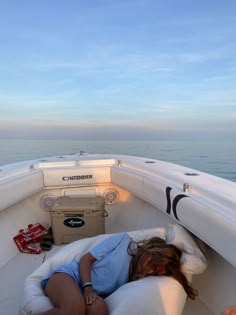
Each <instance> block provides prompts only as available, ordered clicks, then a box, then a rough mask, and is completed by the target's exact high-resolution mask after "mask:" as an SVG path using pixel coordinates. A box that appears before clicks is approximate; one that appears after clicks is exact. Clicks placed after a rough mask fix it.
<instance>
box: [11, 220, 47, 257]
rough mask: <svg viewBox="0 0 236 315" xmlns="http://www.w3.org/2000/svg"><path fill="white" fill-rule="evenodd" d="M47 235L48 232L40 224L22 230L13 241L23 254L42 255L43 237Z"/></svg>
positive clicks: (30, 225)
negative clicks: (41, 243) (41, 244)
mask: <svg viewBox="0 0 236 315" xmlns="http://www.w3.org/2000/svg"><path fill="white" fill-rule="evenodd" d="M47 233H48V231H47V230H46V229H45V227H44V226H42V225H41V224H40V223H36V224H29V225H28V229H26V230H23V229H22V230H20V231H19V234H17V235H16V236H15V237H14V238H13V240H14V242H15V243H16V246H17V247H18V248H19V250H20V251H21V252H22V253H28V254H40V253H42V249H41V247H40V242H41V240H42V236H43V235H45V234H47Z"/></svg>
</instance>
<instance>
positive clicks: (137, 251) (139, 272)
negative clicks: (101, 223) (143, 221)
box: [128, 237, 198, 300]
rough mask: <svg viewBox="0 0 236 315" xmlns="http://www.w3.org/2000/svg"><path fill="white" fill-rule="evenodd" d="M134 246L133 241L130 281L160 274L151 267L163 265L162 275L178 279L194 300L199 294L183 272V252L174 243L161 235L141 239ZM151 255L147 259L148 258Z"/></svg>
mask: <svg viewBox="0 0 236 315" xmlns="http://www.w3.org/2000/svg"><path fill="white" fill-rule="evenodd" d="M136 245H137V246H135V248H134V246H133V243H132V242H131V243H130V245H129V247H128V253H129V254H130V255H131V256H132V259H131V263H130V267H129V281H134V280H137V279H141V278H144V277H147V276H150V275H153V276H155V275H156V276H157V275H160V274H158V273H157V272H153V273H152V274H150V273H149V272H148V271H149V270H150V269H152V270H156V267H157V266H161V267H162V268H163V270H164V273H163V274H162V275H165V276H170V277H172V278H174V279H175V280H177V281H178V282H179V283H180V284H181V285H182V286H183V288H184V290H185V292H186V293H187V295H188V297H189V298H191V299H192V300H194V299H195V297H196V296H197V295H198V293H197V291H196V290H195V289H193V288H192V287H191V286H190V285H189V283H188V280H187V278H186V277H185V275H184V274H183V273H182V272H181V266H180V258H181V255H182V252H181V250H180V249H178V248H177V247H176V246H174V245H172V244H166V242H165V241H164V240H163V239H161V238H159V237H152V238H150V239H148V240H144V241H140V242H137V243H136ZM148 257H151V259H149V260H148V261H147V258H148ZM146 261H147V263H146V264H145V262H146Z"/></svg>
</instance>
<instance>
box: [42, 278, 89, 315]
mask: <svg viewBox="0 0 236 315" xmlns="http://www.w3.org/2000/svg"><path fill="white" fill-rule="evenodd" d="M45 293H46V295H47V296H48V297H49V299H50V301H51V302H52V304H53V305H54V307H53V308H52V309H51V310H49V311H47V312H44V313H42V314H40V315H85V314H86V306H85V300H84V296H83V295H82V293H81V291H80V288H79V286H78V285H77V283H76V282H75V280H74V279H73V278H72V277H71V276H69V275H68V274H66V273H63V272H58V273H55V274H53V275H52V276H51V278H50V279H49V281H48V283H47V286H46V289H45Z"/></svg>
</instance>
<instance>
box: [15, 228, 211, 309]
mask: <svg viewBox="0 0 236 315" xmlns="http://www.w3.org/2000/svg"><path fill="white" fill-rule="evenodd" d="M128 233H129V234H130V236H131V237H132V238H133V239H134V240H135V241H138V240H142V239H145V238H146V239H147V238H150V237H153V236H159V237H161V238H163V239H165V240H166V242H167V243H173V244H175V245H176V246H178V247H179V248H180V249H181V250H182V252H183V254H182V257H181V268H182V270H183V272H184V273H185V274H186V276H187V278H188V280H189V281H191V279H192V275H193V274H196V273H202V272H203V271H204V270H205V268H206V259H205V256H204V255H203V253H202V252H201V250H200V249H199V247H198V246H197V244H196V242H195V241H194V240H193V238H192V237H191V236H190V234H189V233H188V232H187V231H186V230H185V229H184V228H182V227H181V226H180V225H169V226H167V227H166V228H152V229H145V230H139V231H132V232H128ZM107 237H109V235H108V234H106V235H99V236H96V237H91V238H86V239H82V240H78V241H75V242H73V243H70V244H68V245H66V246H64V247H63V248H62V249H61V250H59V251H58V252H57V253H56V254H55V255H54V256H53V257H51V258H49V259H48V260H46V261H45V262H44V263H43V264H42V265H41V266H40V267H39V268H38V269H37V270H35V271H34V272H33V273H32V274H31V275H30V276H29V277H28V278H27V279H26V281H25V284H24V288H23V295H22V305H21V306H22V313H23V314H24V315H29V314H38V313H41V312H44V311H47V310H49V309H50V308H52V304H51V302H50V300H49V299H48V298H47V297H46V296H45V295H44V292H43V290H42V288H41V280H42V279H43V277H45V276H46V275H47V274H48V273H49V272H50V271H52V270H54V269H55V268H56V267H57V266H59V265H61V264H64V263H67V262H70V261H72V260H79V259H80V258H81V257H82V256H83V255H84V254H85V253H86V252H88V251H89V249H90V248H92V247H93V246H94V245H96V244H98V243H99V242H101V241H102V240H103V239H105V238H107ZM106 302H107V304H108V308H109V314H110V315H120V314H129V315H143V314H145V313H146V314H148V315H163V314H165V315H180V314H182V311H183V309H184V305H185V302H186V293H185V291H184V289H183V287H182V286H181V285H180V284H179V283H178V282H177V281H176V280H174V279H173V278H170V277H166V276H159V277H147V278H144V279H141V280H138V281H133V282H130V283H127V284H125V285H123V286H122V287H120V288H119V289H118V290H117V291H115V292H114V293H113V294H111V295H110V296H109V297H107V298H106Z"/></svg>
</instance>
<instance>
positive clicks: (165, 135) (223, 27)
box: [0, 0, 236, 140]
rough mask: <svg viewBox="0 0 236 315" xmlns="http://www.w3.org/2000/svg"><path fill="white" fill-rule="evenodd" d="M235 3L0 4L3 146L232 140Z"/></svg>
mask: <svg viewBox="0 0 236 315" xmlns="http://www.w3.org/2000/svg"><path fill="white" fill-rule="evenodd" d="M235 12H236V1H234V0H225V1H221V0H196V1H189V0H172V1H170V0H165V1H161V0H118V1H116V0H96V1H94V0H87V1H82V0H40V1H32V0H21V1H19V0H8V1H1V2H0V138H29V139H34V138H35V139H44V138H45V139H46V138H47V139H56V138H59V139H60V138H65V139H78V140H86V139H88V140H89V139H90V140H99V139H101V140H106V139H109V140H112V139H114V140H116V139H119V140H122V139H123V140H125V139H136V140H138V139H141V140H144V139H169V138H178V137H180V138H181V137H190V138H191V137H196V136H199V135H200V136H202V137H208V136H210V137H226V136H227V137H235V138H236V88H235V85H236V14H235Z"/></svg>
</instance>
